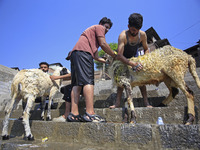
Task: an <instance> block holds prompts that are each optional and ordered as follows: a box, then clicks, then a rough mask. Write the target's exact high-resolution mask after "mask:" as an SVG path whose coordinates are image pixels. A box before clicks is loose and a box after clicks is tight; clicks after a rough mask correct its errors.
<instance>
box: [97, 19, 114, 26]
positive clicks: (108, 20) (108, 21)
mask: <svg viewBox="0 0 200 150" xmlns="http://www.w3.org/2000/svg"><path fill="white" fill-rule="evenodd" d="M106 23H108V24H109V25H110V28H111V27H112V25H113V23H112V22H111V20H110V19H109V18H107V17H103V18H102V19H101V20H100V21H99V24H101V25H104V24H106Z"/></svg>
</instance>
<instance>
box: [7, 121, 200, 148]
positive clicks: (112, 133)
mask: <svg viewBox="0 0 200 150" xmlns="http://www.w3.org/2000/svg"><path fill="white" fill-rule="evenodd" d="M30 123H31V129H32V132H33V134H34V136H35V139H36V140H41V139H42V138H44V137H48V141H49V142H65V143H73V144H86V145H87V146H92V145H93V146H98V147H110V148H117V149H118V148H124V149H129V148H131V149H155V150H156V149H199V148H200V133H199V132H200V125H190V126H185V125H160V126H159V125H151V124H137V125H132V124H122V123H67V122H65V123H55V122H44V121H31V122H30ZM11 126H12V127H11V128H10V131H11V135H12V136H13V138H15V137H23V134H24V131H23V125H22V122H21V121H17V120H16V121H11ZM26 143H27V142H26ZM47 143H48V142H47Z"/></svg>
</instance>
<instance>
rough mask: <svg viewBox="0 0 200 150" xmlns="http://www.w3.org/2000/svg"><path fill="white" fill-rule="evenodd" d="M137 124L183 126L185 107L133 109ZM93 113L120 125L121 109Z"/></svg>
mask: <svg viewBox="0 0 200 150" xmlns="http://www.w3.org/2000/svg"><path fill="white" fill-rule="evenodd" d="M135 110H136V115H137V122H138V123H143V124H145V123H150V124H156V121H157V119H158V117H162V118H163V121H164V123H167V124H183V121H184V119H185V117H186V115H187V107H170V106H168V107H154V108H146V107H141V108H135ZM64 111H65V110H64V109H57V110H51V115H52V118H55V117H58V116H60V115H63V114H64ZM195 112H196V120H195V124H198V123H200V121H199V114H200V110H199V109H198V108H197V107H195ZM79 113H80V115H83V114H84V113H85V109H80V110H79ZM95 113H96V114H98V115H100V116H102V117H104V118H106V120H107V122H116V123H122V120H123V113H124V112H123V108H116V109H109V108H103V109H95ZM21 115H22V111H20V110H16V111H14V112H13V113H12V114H11V117H10V118H15V119H17V118H19V117H20V116H21ZM40 115H41V110H36V111H31V116H30V120H41V118H40ZM0 118H2V119H3V118H4V113H3V112H0Z"/></svg>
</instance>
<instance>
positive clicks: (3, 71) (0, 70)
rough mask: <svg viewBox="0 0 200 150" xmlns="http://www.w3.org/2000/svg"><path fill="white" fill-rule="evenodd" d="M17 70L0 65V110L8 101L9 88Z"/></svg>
mask: <svg viewBox="0 0 200 150" xmlns="http://www.w3.org/2000/svg"><path fill="white" fill-rule="evenodd" d="M17 72H18V71H17V70H14V69H11V68H8V67H5V66H3V65H0V110H2V109H3V108H4V107H5V103H6V102H7V101H8V100H9V99H10V86H11V82H12V79H13V77H14V76H15V74H16V73H17Z"/></svg>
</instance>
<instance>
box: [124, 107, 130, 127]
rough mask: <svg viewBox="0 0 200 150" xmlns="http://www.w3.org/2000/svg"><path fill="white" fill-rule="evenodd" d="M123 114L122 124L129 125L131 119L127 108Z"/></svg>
mask: <svg viewBox="0 0 200 150" xmlns="http://www.w3.org/2000/svg"><path fill="white" fill-rule="evenodd" d="M122 111H123V112H122V113H123V120H122V122H123V123H128V120H129V119H128V118H129V115H128V109H127V108H123V110H122Z"/></svg>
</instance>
